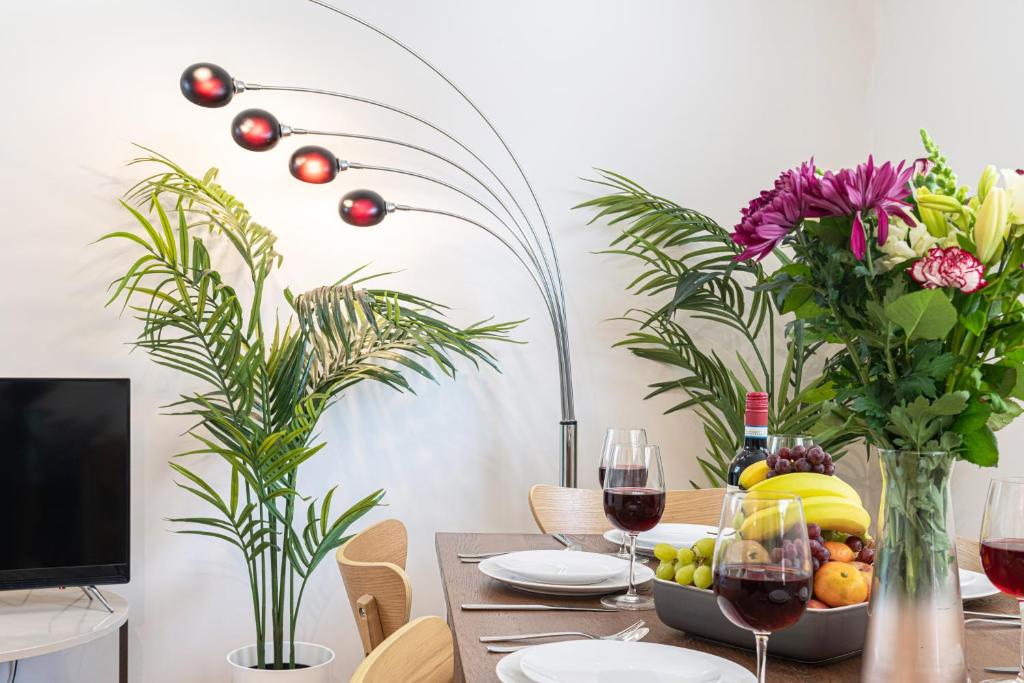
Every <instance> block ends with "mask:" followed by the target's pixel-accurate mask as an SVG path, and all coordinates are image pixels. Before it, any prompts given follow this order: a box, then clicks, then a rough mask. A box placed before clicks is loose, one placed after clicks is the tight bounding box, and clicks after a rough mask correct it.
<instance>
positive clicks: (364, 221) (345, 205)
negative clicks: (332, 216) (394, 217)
mask: <svg viewBox="0 0 1024 683" xmlns="http://www.w3.org/2000/svg"><path fill="white" fill-rule="evenodd" d="M338 213H340V214H341V220H343V221H345V222H346V223H348V224H349V225H354V226H356V227H357V228H369V227H372V226H374V225H377V224H378V223H380V222H381V221H382V220H384V216H386V215H387V214H388V204H387V202H385V201H384V198H383V197H381V196H380V195H379V194H377V193H376V192H374V191H373V190H352V191H351V192H349V193H347V194H346V195H345V196H344V197H342V198H341V202H340V203H339V204H338Z"/></svg>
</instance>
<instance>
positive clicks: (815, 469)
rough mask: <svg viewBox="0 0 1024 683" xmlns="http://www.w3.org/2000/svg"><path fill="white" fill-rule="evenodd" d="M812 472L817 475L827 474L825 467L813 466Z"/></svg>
mask: <svg viewBox="0 0 1024 683" xmlns="http://www.w3.org/2000/svg"><path fill="white" fill-rule="evenodd" d="M811 471H812V472H814V473H815V474H825V466H824V465H811Z"/></svg>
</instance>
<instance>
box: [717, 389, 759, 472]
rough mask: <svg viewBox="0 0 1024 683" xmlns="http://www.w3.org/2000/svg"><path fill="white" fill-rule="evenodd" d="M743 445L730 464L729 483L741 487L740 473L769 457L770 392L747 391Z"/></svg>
mask: <svg viewBox="0 0 1024 683" xmlns="http://www.w3.org/2000/svg"><path fill="white" fill-rule="evenodd" d="M743 424H744V427H743V447H742V448H740V450H739V451H737V452H736V457H735V458H733V459H732V462H731V463H730V464H729V477H728V481H727V483H728V485H729V488H730V489H736V488H739V485H740V473H741V472H743V470H745V469H747V468H748V467H750V466H751V465H753V464H754V463H755V462H759V461H761V460H764V459H765V458H767V457H768V394H767V393H765V392H763V391H751V392H748V393H747V409H746V414H745V416H744V419H743Z"/></svg>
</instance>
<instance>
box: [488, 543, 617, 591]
mask: <svg viewBox="0 0 1024 683" xmlns="http://www.w3.org/2000/svg"><path fill="white" fill-rule="evenodd" d="M496 563H497V564H498V565H499V566H501V568H502V569H505V570H507V571H510V572H512V573H513V574H515V575H517V576H519V577H522V578H524V579H526V580H528V581H532V582H534V583H547V584H553V585H559V586H582V585H587V584H594V583H600V582H602V581H607V580H608V579H611V578H614V577H617V576H621V575H623V574H625V572H626V571H627V570H628V569H629V561H628V560H620V559H619V558H617V557H613V556H611V555H602V554H600V553H587V552H566V551H565V550H524V551H522V552H518V553H508V554H507V555H500V556H498V557H497V558H496Z"/></svg>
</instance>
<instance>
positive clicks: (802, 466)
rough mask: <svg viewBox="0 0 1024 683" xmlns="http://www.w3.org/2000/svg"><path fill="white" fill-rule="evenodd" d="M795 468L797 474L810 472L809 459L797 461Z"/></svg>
mask: <svg viewBox="0 0 1024 683" xmlns="http://www.w3.org/2000/svg"><path fill="white" fill-rule="evenodd" d="M793 468H794V469H795V470H796V471H797V472H810V471H811V463H809V462H807V458H800V459H799V460H797V461H796V463H794V466H793Z"/></svg>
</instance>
